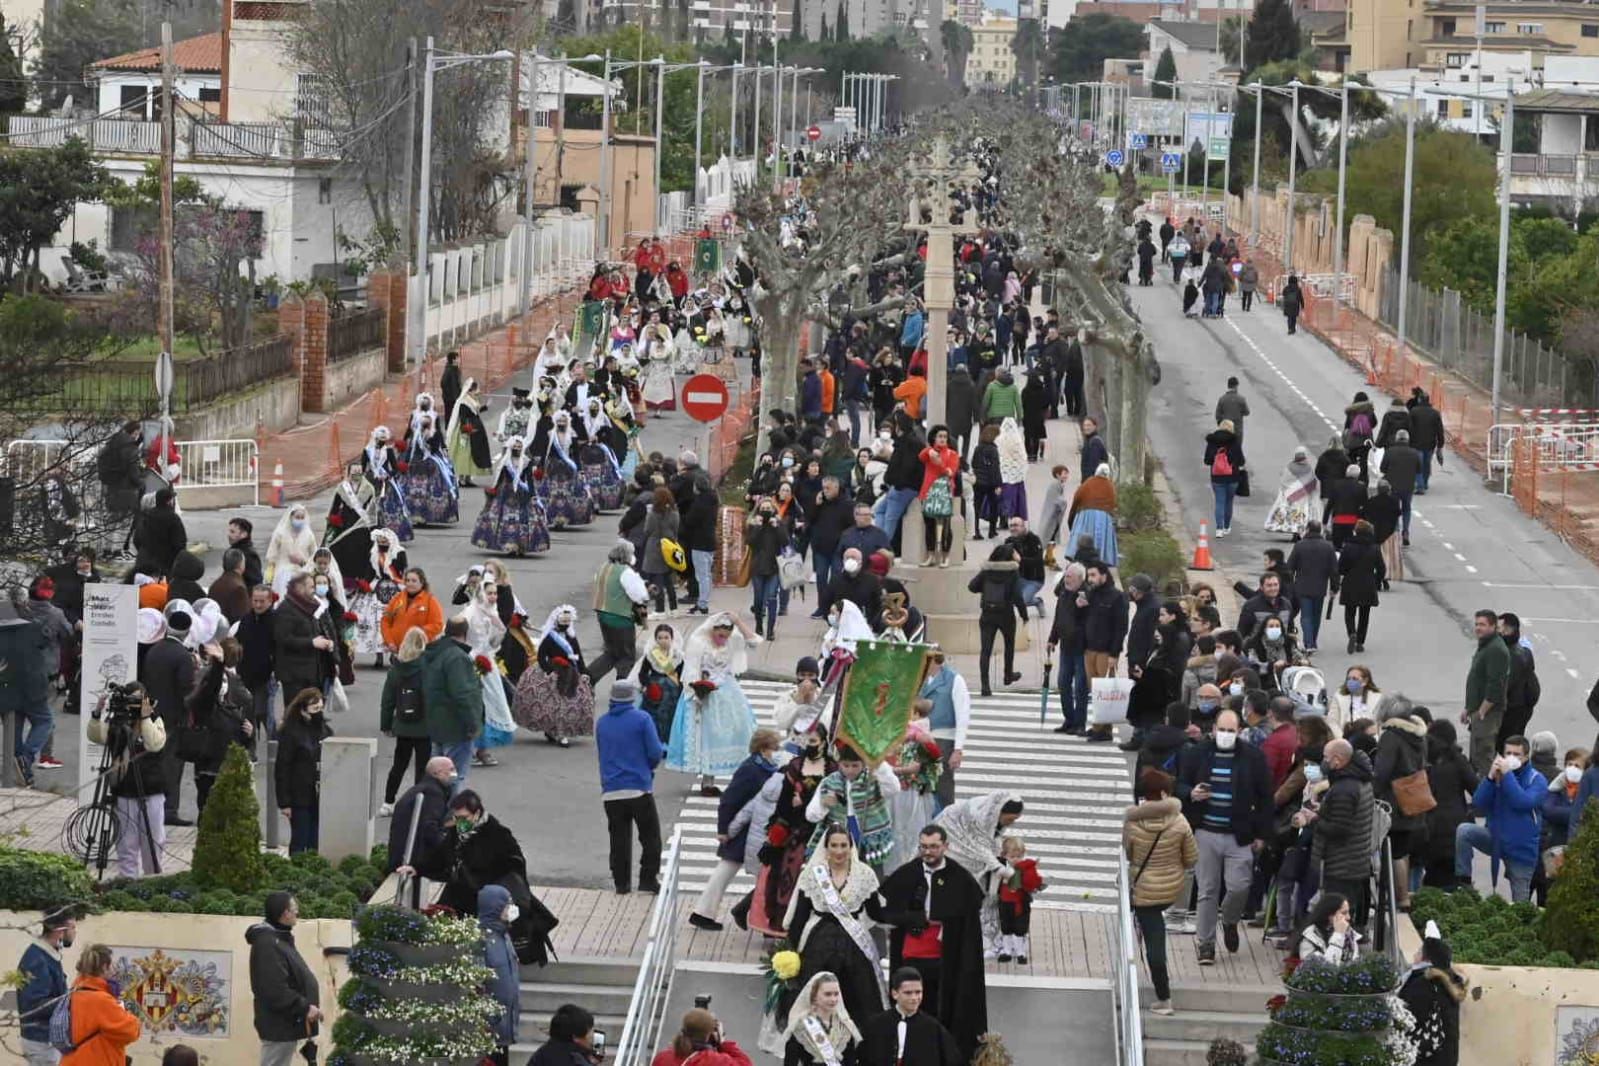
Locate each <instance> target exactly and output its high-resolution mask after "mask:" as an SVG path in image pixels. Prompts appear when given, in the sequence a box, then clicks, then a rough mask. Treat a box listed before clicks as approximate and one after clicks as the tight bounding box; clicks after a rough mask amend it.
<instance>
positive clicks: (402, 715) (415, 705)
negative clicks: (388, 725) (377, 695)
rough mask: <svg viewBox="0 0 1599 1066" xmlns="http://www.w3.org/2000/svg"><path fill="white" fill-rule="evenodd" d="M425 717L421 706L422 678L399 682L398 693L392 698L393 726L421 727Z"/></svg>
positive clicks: (424, 709) (417, 677)
mask: <svg viewBox="0 0 1599 1066" xmlns="http://www.w3.org/2000/svg"><path fill="white" fill-rule="evenodd" d="M425 717H426V708H424V707H423V705H422V677H421V675H420V674H418V675H417V676H416V677H415V678H413V679H411V680H408V681H402V682H400V691H399V692H397V693H395V696H394V724H395V725H421V724H422V722H423V720H424V718H425Z"/></svg>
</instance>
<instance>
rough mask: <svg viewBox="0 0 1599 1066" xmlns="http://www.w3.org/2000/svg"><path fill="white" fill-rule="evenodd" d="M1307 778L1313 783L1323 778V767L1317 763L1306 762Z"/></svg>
mask: <svg viewBox="0 0 1599 1066" xmlns="http://www.w3.org/2000/svg"><path fill="white" fill-rule="evenodd" d="M1305 780H1306V781H1308V782H1310V783H1311V784H1313V785H1314V784H1315V783H1316V782H1317V781H1320V780H1321V767H1320V766H1318V765H1316V764H1315V763H1306V764H1305Z"/></svg>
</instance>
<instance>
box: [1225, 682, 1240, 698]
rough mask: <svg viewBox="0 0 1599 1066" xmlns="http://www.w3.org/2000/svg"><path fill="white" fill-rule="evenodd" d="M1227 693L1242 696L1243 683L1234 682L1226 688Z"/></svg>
mask: <svg viewBox="0 0 1599 1066" xmlns="http://www.w3.org/2000/svg"><path fill="white" fill-rule="evenodd" d="M1227 692H1228V694H1229V695H1232V696H1242V695H1243V694H1244V683H1243V682H1242V681H1234V682H1233V683H1232V684H1230V685H1228V686H1227Z"/></svg>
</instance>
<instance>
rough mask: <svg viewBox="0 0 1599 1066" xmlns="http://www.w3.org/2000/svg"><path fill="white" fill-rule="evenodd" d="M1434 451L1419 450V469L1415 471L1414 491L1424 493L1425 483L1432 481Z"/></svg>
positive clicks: (1428, 449) (1427, 449)
mask: <svg viewBox="0 0 1599 1066" xmlns="http://www.w3.org/2000/svg"><path fill="white" fill-rule="evenodd" d="M1434 450H1435V449H1432V448H1423V449H1421V469H1420V470H1418V471H1416V491H1417V492H1426V491H1427V482H1428V481H1430V480H1432V453H1433V451H1434Z"/></svg>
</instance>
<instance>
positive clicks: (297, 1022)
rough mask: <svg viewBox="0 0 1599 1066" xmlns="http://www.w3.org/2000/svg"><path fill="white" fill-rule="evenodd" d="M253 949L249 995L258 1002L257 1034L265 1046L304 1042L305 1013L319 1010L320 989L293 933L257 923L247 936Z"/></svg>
mask: <svg viewBox="0 0 1599 1066" xmlns="http://www.w3.org/2000/svg"><path fill="white" fill-rule="evenodd" d="M244 940H245V943H247V944H249V945H250V994H251V995H252V996H253V997H254V998H255V1034H256V1036H259V1037H260V1038H261V1040H262V1042H263V1043H273V1042H278V1041H284V1040H304V1039H305V1038H306V1037H308V1036H311V1035H314V1034H315V1032H316V1030H315V1029H314V1028H311V1029H307V1028H306V1024H305V1015H306V1009H307V1008H308V1007H315V1006H320V1004H321V989H320V988H319V987H318V985H317V979H316V975H315V974H313V973H312V972H311V967H309V966H307V965H306V963H305V959H304V958H302V957H301V956H300V950H299V948H297V947H295V945H294V930H292V929H288V928H285V927H283V926H280V925H274V924H272V923H271V922H257V923H256V924H254V925H252V926H250V928H249V929H247V930H245V932H244Z"/></svg>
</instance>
